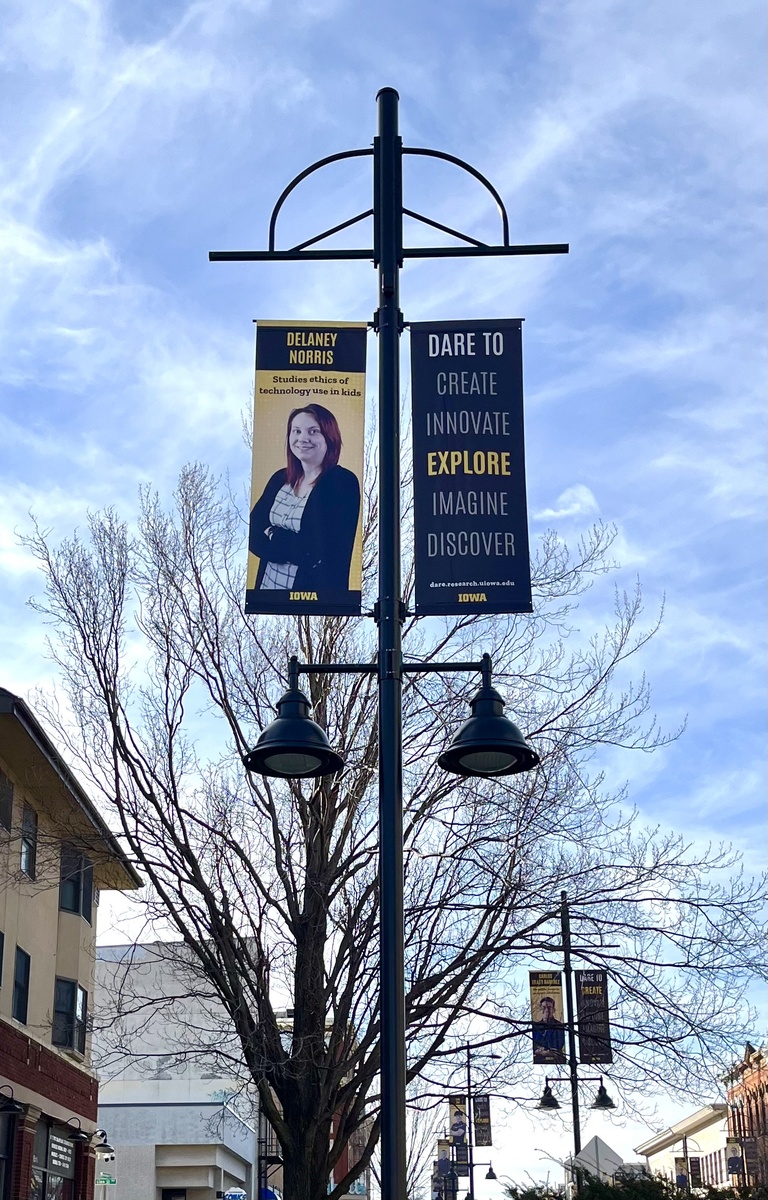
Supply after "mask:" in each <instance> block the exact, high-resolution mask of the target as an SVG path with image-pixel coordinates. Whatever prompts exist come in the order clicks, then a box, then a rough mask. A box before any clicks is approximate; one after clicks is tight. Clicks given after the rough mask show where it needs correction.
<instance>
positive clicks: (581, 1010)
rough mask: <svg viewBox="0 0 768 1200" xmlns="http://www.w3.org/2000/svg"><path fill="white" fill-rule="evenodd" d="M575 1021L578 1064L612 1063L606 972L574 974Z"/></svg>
mask: <svg viewBox="0 0 768 1200" xmlns="http://www.w3.org/2000/svg"><path fill="white" fill-rule="evenodd" d="M576 1020H577V1029H578V1034H579V1062H582V1063H611V1062H613V1052H612V1050H611V1027H610V1024H609V1021H608V972H607V971H577V972H576Z"/></svg>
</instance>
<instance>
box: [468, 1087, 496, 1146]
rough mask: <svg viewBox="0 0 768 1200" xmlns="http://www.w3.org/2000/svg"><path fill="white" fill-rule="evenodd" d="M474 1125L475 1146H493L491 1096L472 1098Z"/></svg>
mask: <svg viewBox="0 0 768 1200" xmlns="http://www.w3.org/2000/svg"><path fill="white" fill-rule="evenodd" d="M472 1123H473V1125H474V1134H475V1145H476V1146H492V1145H493V1141H492V1139H491V1097H490V1096H473V1097H472Z"/></svg>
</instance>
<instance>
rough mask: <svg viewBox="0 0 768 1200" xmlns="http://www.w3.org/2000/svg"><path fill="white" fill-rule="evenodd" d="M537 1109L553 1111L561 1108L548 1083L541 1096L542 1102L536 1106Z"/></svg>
mask: <svg viewBox="0 0 768 1200" xmlns="http://www.w3.org/2000/svg"><path fill="white" fill-rule="evenodd" d="M536 1107H537V1108H552V1109H555V1108H559V1107H560V1101H559V1100H558V1099H557V1096H555V1095H553V1094H552V1088H551V1087H550V1086H549V1084H548V1083H546V1084H545V1085H544V1091H543V1092H542V1094H541V1100H539V1103H538V1104H537V1105H536Z"/></svg>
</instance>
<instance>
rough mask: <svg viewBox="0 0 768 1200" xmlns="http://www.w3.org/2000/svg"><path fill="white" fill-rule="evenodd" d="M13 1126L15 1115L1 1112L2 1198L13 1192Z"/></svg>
mask: <svg viewBox="0 0 768 1200" xmlns="http://www.w3.org/2000/svg"><path fill="white" fill-rule="evenodd" d="M13 1126H14V1119H13V1117H11V1116H8V1115H7V1114H4V1113H0V1197H2V1200H5V1198H6V1197H7V1196H10V1194H11V1168H12V1166H13V1163H12V1161H11V1159H12V1155H13V1133H14V1129H13Z"/></svg>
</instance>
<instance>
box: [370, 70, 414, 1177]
mask: <svg viewBox="0 0 768 1200" xmlns="http://www.w3.org/2000/svg"><path fill="white" fill-rule="evenodd" d="M377 100H378V106H379V133H378V137H377V138H376V141H375V143H374V249H375V251H377V253H378V259H379V262H378V267H379V309H378V313H377V314H376V316H377V322H376V324H377V327H378V335H379V506H380V511H379V601H378V606H377V610H376V611H377V618H378V623H379V663H378V668H379V840H380V854H379V889H380V913H381V917H380V926H379V931H380V932H379V936H380V938H381V1000H380V1005H381V1009H380V1011H381V1191H382V1196H383V1197H384V1198H385V1200H388V1198H389V1197H392V1198H393V1200H395V1198H398V1197H400V1196H403V1197H404V1196H405V1172H406V1164H405V1074H406V1065H405V967H404V958H403V953H404V952H403V945H404V940H405V939H404V931H403V765H402V705H401V698H402V632H401V623H402V619H403V613H402V602H401V598H400V595H401V586H400V345H399V341H400V321H401V317H400V302H399V273H400V265H401V262H402V257H401V251H402V240H403V238H402V228H403V198H402V156H401V141H400V137H399V134H398V121H397V103H398V95H397V92H396V91H395V90H394V88H382V90H381V91H380V92H379V94H378V97H377Z"/></svg>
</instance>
